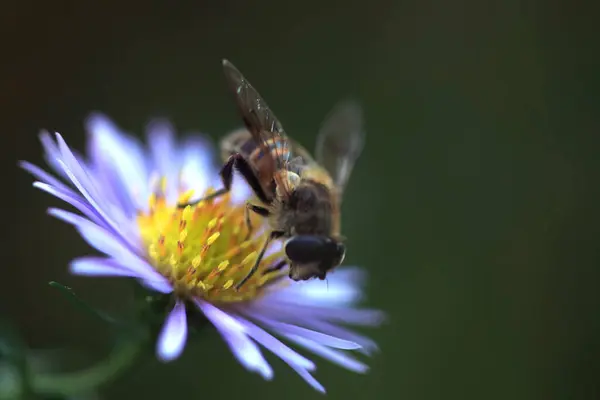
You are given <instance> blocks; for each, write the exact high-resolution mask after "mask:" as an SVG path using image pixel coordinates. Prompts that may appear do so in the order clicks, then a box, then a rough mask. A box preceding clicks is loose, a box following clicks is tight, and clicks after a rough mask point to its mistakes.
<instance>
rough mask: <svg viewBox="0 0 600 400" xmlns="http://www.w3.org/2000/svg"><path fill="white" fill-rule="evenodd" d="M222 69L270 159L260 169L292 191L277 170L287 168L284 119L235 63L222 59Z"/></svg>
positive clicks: (249, 129)
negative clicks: (275, 112)
mask: <svg viewBox="0 0 600 400" xmlns="http://www.w3.org/2000/svg"><path fill="white" fill-rule="evenodd" d="M223 69H224V71H225V77H226V78H227V81H228V83H229V86H230V88H231V90H232V91H233V93H234V95H235V101H236V104H237V106H238V109H239V112H240V114H241V116H242V119H243V121H244V124H245V125H246V128H248V131H250V134H251V135H252V137H253V138H254V140H255V141H256V142H257V144H258V145H259V146H260V148H261V150H262V153H263V156H264V157H268V158H269V159H270V160H271V161H268V168H267V171H264V172H262V171H261V172H262V173H265V174H268V175H269V177H272V178H273V179H275V180H276V183H277V185H278V186H280V187H281V189H282V191H283V192H284V193H288V194H289V190H288V186H287V181H286V180H285V179H280V178H279V176H278V174H276V172H277V171H278V170H280V169H285V166H286V164H287V162H288V157H289V151H288V142H287V137H286V134H285V132H284V130H283V127H282V126H281V123H280V122H279V120H278V119H277V117H275V114H273V111H271V109H270V108H269V106H268V105H267V103H266V102H265V101H264V100H263V98H262V97H261V96H260V94H258V92H257V91H256V89H254V87H253V86H252V85H251V84H250V82H248V80H247V79H246V78H245V77H244V76H243V75H242V73H241V72H240V71H239V70H238V69H237V68H236V67H235V66H234V65H233V64H232V63H230V62H229V61H227V60H223Z"/></svg>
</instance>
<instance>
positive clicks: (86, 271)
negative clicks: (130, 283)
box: [69, 257, 137, 278]
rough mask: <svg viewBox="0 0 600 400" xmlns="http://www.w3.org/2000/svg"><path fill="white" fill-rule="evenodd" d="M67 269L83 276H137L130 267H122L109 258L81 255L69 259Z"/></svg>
mask: <svg viewBox="0 0 600 400" xmlns="http://www.w3.org/2000/svg"><path fill="white" fill-rule="evenodd" d="M69 270H70V271H71V273H73V274H75V275H83V276H129V277H134V278H135V277H137V274H135V273H134V272H133V271H131V270H130V269H126V268H123V266H121V265H119V264H118V263H117V262H115V261H114V260H111V259H110V258H100V257H82V258H77V259H75V260H73V261H71V264H70V265H69Z"/></svg>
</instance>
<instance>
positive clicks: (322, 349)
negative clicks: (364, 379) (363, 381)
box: [284, 334, 369, 374]
mask: <svg viewBox="0 0 600 400" xmlns="http://www.w3.org/2000/svg"><path fill="white" fill-rule="evenodd" d="M284 336H285V337H286V338H287V339H288V340H289V341H291V342H293V343H296V344H297V345H298V346H301V347H304V348H305V349H307V350H308V351H311V352H313V353H314V354H316V355H319V356H321V357H323V358H325V359H327V360H329V361H331V362H332V363H334V364H337V365H339V366H341V367H343V368H346V369H347V370H350V371H352V372H356V373H359V374H364V373H366V372H367V371H368V370H369V367H368V366H367V365H366V364H364V363H362V362H360V361H358V360H356V359H354V358H353V357H351V356H350V355H348V354H345V353H344V352H342V351H339V350H335V349H331V348H328V347H326V346H324V345H322V344H320V343H317V342H314V341H312V340H310V339H307V338H306V337H302V336H298V335H293V334H284Z"/></svg>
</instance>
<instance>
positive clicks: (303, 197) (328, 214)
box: [180, 60, 364, 289]
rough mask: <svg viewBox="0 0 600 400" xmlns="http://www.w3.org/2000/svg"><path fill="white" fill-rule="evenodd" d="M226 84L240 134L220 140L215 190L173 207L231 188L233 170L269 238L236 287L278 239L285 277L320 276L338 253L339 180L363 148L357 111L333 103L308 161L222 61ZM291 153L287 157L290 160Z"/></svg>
mask: <svg viewBox="0 0 600 400" xmlns="http://www.w3.org/2000/svg"><path fill="white" fill-rule="evenodd" d="M223 68H224V72H225V76H226V79H227V82H228V84H229V86H230V88H231V90H232V91H233V93H234V97H235V101H236V104H237V106H238V109H239V112H240V114H241V116H242V120H243V121H244V125H245V127H246V129H247V130H240V131H236V132H233V133H231V134H229V135H228V136H226V137H225V138H224V139H223V140H222V141H221V143H220V147H221V152H222V154H221V155H222V158H223V160H224V161H225V164H224V165H223V167H222V169H221V171H220V175H221V179H222V181H223V186H224V187H223V188H222V189H220V190H217V191H215V192H213V193H212V194H210V195H208V196H206V197H204V198H202V199H200V200H197V201H194V202H192V203H187V204H181V205H180V207H185V206H187V205H193V204H197V203H198V202H200V201H203V200H208V199H211V198H215V197H217V196H220V195H223V194H225V193H227V192H228V191H229V190H230V189H231V185H232V180H233V170H234V169H235V170H237V171H238V172H239V173H240V174H241V175H242V176H243V177H244V179H245V180H246V181H247V183H248V184H249V185H250V187H251V188H252V191H253V193H254V196H253V198H252V199H251V200H250V201H248V202H247V203H246V205H247V208H246V224H247V226H248V231H249V232H252V230H253V227H252V224H251V220H250V214H249V213H250V211H252V212H254V213H257V214H258V215H261V216H263V217H265V218H267V221H268V225H269V227H270V235H269V236H268V238H267V240H266V241H265V243H264V245H263V247H262V250H261V252H260V253H259V255H258V257H257V259H256V261H255V263H254V265H253V267H252V269H251V270H250V271H249V272H248V274H247V275H246V277H245V278H244V279H243V280H242V281H240V282H239V283H238V284H237V286H236V288H237V289H239V288H240V287H241V286H242V285H243V284H244V283H245V282H246V281H247V280H248V279H250V277H251V276H252V275H253V274H254V273H255V272H256V270H257V269H258V266H259V263H260V261H261V259H262V258H263V256H264V254H265V251H266V249H267V247H268V246H269V244H270V243H271V241H272V240H276V239H285V243H284V251H285V254H286V258H287V259H288V260H287V262H282V263H280V264H279V265H277V266H275V267H274V268H272V269H271V270H276V269H280V268H282V267H283V266H284V265H285V264H286V263H289V277H290V278H291V279H292V280H295V281H300V280H308V279H311V278H315V277H317V278H319V279H321V280H323V279H325V277H326V275H327V273H328V272H329V271H330V270H331V269H333V268H335V267H336V266H338V265H340V264H341V263H342V261H343V259H344V256H345V253H346V247H345V245H344V244H343V238H342V237H341V236H340V203H341V199H342V194H343V190H344V187H345V185H346V182H347V181H348V178H349V177H350V173H351V171H352V168H353V166H354V163H355V161H356V160H357V158H358V157H359V155H360V153H361V151H362V148H363V143H364V131H363V121H362V110H361V109H360V107H359V106H358V105H357V104H355V103H354V102H351V101H347V102H343V103H340V104H338V105H337V106H336V107H335V108H334V109H333V111H332V112H331V113H330V115H329V116H328V118H327V119H326V120H325V122H324V123H323V125H322V127H321V130H320V132H319V136H318V139H317V149H316V152H315V155H316V161H315V160H314V159H313V158H312V157H311V156H310V154H309V153H308V151H306V150H305V149H304V148H303V147H302V146H300V145H299V144H297V143H296V142H295V141H293V140H292V139H290V138H289V137H288V136H287V135H286V133H285V131H284V130H283V127H282V125H281V123H280V122H279V120H278V119H277V118H276V117H275V115H274V114H273V112H272V111H271V109H270V108H269V107H268V106H267V104H266V103H265V101H264V100H263V99H262V97H261V96H260V95H259V94H258V92H257V91H256V90H255V89H254V87H253V86H252V85H251V84H250V83H249V82H248V80H247V79H246V78H245V77H244V76H243V75H242V74H241V73H240V72H239V71H238V70H237V68H236V67H234V66H233V64H231V63H230V62H229V61H227V60H223ZM292 156H294V158H292Z"/></svg>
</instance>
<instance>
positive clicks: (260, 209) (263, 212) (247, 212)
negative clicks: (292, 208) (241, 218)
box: [244, 201, 271, 240]
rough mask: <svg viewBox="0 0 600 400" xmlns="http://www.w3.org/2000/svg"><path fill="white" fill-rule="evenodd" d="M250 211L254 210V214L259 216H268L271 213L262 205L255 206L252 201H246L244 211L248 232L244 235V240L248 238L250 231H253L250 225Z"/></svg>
mask: <svg viewBox="0 0 600 400" xmlns="http://www.w3.org/2000/svg"><path fill="white" fill-rule="evenodd" d="M250 211H253V212H255V213H256V214H258V215H260V216H261V217H265V218H266V217H268V216H269V215H271V212H270V211H269V210H268V209H266V208H264V207H260V206H256V205H254V204H252V203H250V202H249V201H247V202H246V210H245V212H244V214H245V217H246V228H247V229H248V234H247V235H246V240H248V238H249V237H250V235H252V232H254V227H253V226H252V219H251V218H250Z"/></svg>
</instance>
